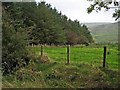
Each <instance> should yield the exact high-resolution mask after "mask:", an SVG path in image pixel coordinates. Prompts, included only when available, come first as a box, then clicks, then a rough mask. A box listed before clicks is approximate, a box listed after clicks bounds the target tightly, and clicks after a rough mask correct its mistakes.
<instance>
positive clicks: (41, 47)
mask: <svg viewBox="0 0 120 90" xmlns="http://www.w3.org/2000/svg"><path fill="white" fill-rule="evenodd" d="M42 56H43V45H41V57H42Z"/></svg>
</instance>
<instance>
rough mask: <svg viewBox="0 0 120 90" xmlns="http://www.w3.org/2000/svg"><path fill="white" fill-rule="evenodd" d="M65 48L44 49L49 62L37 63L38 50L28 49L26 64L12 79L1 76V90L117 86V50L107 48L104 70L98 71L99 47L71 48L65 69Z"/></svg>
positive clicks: (100, 61)
mask: <svg viewBox="0 0 120 90" xmlns="http://www.w3.org/2000/svg"><path fill="white" fill-rule="evenodd" d="M66 51H67V50H66V47H48V46H47V47H44V54H45V55H47V56H48V57H49V59H50V62H48V63H41V62H39V60H40V58H39V57H40V47H29V52H31V53H32V54H33V56H34V57H37V58H33V59H36V60H33V59H32V60H31V61H30V64H29V65H28V66H26V67H23V68H21V69H19V70H17V71H16V72H15V73H14V74H13V75H9V76H3V85H2V86H3V87H18V88H19V87H23V88H26V87H27V88H32V87H34V88H38V87H39V88H99V87H100V88H101V87H113V88H114V87H117V86H118V76H119V75H120V74H119V72H118V58H117V57H118V49H117V47H113V46H109V51H110V54H109V55H107V66H106V68H103V67H102V58H103V57H102V55H103V47H98V46H88V47H86V46H76V47H71V59H70V65H66V62H67V58H66V56H67V55H66V54H67V53H66Z"/></svg>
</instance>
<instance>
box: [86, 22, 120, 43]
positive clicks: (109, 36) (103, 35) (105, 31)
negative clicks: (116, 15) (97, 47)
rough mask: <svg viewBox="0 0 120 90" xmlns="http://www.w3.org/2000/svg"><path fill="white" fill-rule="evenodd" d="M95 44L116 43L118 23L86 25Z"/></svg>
mask: <svg viewBox="0 0 120 90" xmlns="http://www.w3.org/2000/svg"><path fill="white" fill-rule="evenodd" d="M86 25H87V26H88V28H89V30H90V31H91V33H92V36H93V38H94V40H95V42H96V43H117V42H118V23H96V24H95V23H91V24H90V23H88V24H86Z"/></svg>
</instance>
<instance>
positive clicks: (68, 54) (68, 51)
mask: <svg viewBox="0 0 120 90" xmlns="http://www.w3.org/2000/svg"><path fill="white" fill-rule="evenodd" d="M67 64H70V45H68V46H67Z"/></svg>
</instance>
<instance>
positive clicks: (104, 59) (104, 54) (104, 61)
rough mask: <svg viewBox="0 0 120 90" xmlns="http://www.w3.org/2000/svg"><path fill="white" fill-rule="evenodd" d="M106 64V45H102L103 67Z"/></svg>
mask: <svg viewBox="0 0 120 90" xmlns="http://www.w3.org/2000/svg"><path fill="white" fill-rule="evenodd" d="M105 65H106V46H104V53H103V67H105Z"/></svg>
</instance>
